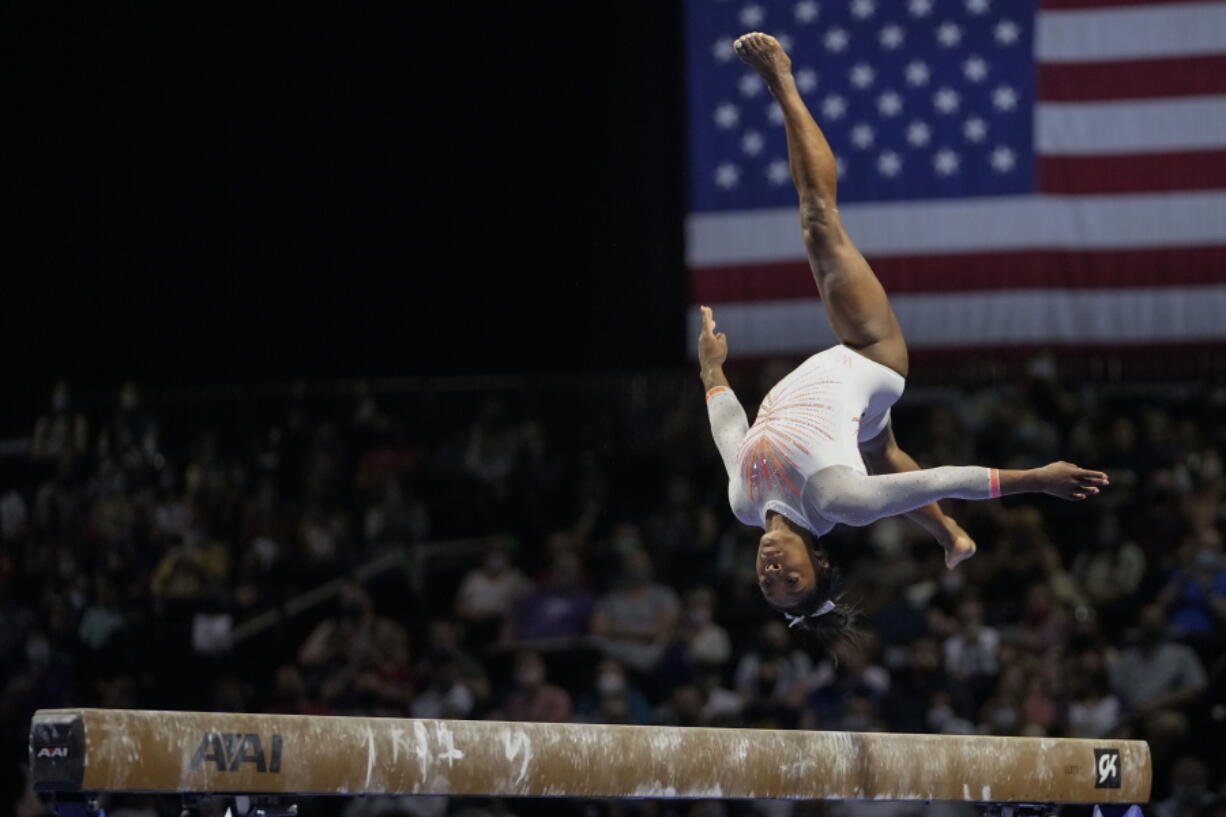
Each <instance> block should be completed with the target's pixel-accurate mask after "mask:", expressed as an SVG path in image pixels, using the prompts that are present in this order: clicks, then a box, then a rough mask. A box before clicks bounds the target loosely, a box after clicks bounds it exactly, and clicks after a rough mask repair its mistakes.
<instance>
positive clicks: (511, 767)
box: [30, 709, 1151, 803]
mask: <svg viewBox="0 0 1226 817" xmlns="http://www.w3.org/2000/svg"><path fill="white" fill-rule="evenodd" d="M30 766H31V770H32V775H33V780H34V787H35V789H37V790H38V791H43V792H58V793H61V794H81V793H93V792H166V793H182V794H206V793H212V794H218V793H234V794H239V793H242V794H267V795H280V794H283V795H325V794H332V795H345V794H349V795H352V794H439V795H477V796H481V795H485V796H510V797H615V798H624V797H662V798H703V799H706V798H725V799H742V798H752V799H756V798H782V799H803V800H809V799H819V800H964V801H974V802H983V803H1142V802H1145V801H1147V800H1148V799H1149V791H1150V777H1151V769H1150V756H1149V747H1148V746H1147V745H1146V744H1145V743H1144V742H1141V741H1125V740H1073V739H1057V738H1006V737H982V736H964V735H896V734H883V733H856V732H801V731H781V730H767V729H697V728H674V727H663V726H602V725H594V724H561V723H559V724H552V723H501V722H494V721H451V720H412V719H393V718H358V717H353V718H344V717H320V716H306V715H250V714H214V713H202V712H147V711H130V710H108V709H53V710H42V711H39V712H38V713H37V714H36V715H35V716H34V721H33V725H32V729H31V735H30Z"/></svg>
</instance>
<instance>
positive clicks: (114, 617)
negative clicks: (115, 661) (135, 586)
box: [78, 573, 124, 652]
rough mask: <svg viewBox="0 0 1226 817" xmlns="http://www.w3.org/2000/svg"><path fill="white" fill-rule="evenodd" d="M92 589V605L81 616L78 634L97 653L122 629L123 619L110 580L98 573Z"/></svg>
mask: <svg viewBox="0 0 1226 817" xmlns="http://www.w3.org/2000/svg"><path fill="white" fill-rule="evenodd" d="M94 587H95V589H96V590H95V597H94V603H93V604H91V605H90V606H89V607H87V608H86V610H85V612H84V613H83V614H82V616H81V626H80V628H79V629H78V634H79V635H80V637H81V641H82V642H83V643H84V644H85V645H86V646H88V647H89V648H90V649H91V650H93V651H94V652H97V651H99V650H101V649H102V648H103V647H105V646H106V645H107V643H108V642H110V641H111V640H112V639H113V638H114V637H115V636H116V635H117V634H118V633H119V632H120V631H121V630H122V629H123V624H124V619H123V614H122V613H121V612H120V605H119V600H118V598H117V596H116V594H115V586H114V585H113V584H112V583H111V580H110V579H109V578H108V577H107V576H106V575H105V574H102V573H99V574H98V575H97V576H96V577H95V578H94Z"/></svg>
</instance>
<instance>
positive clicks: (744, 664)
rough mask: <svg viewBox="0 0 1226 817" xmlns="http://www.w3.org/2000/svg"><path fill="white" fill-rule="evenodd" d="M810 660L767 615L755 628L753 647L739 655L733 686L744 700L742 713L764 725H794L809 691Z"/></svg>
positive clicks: (774, 620) (781, 623)
mask: <svg viewBox="0 0 1226 817" xmlns="http://www.w3.org/2000/svg"><path fill="white" fill-rule="evenodd" d="M812 671H813V662H812V661H811V660H810V659H809V656H808V654H807V653H806V652H805V651H804V650H801V649H799V648H795V647H793V646H792V643H791V637H790V635H789V633H788V629H787V627H785V626H784V624H783V622H781V621H779V620H777V619H771V620H770V621H768V622H766V623H765V624H763V625H762V628H761V629H760V630H759V631H758V643H757V649H755V650H753V651H750V652H747V653H745V654H744V655H743V656H741V660H740V662H739V663H738V664H737V668H736V689H737V691H738V692H739V693H740V694H741V697H742V698H743V699H744V701H745V716H746V718H747V719H748V720H749V722H750V723H751V724H754V725H758V726H764V727H787V726H793V725H795V723H796V721H797V719H798V718H799V715H800V709H801V704H802V702H803V700H804V697H805V695H806V694H807V692H808V691H809V686H808V685H809V684H810V683H811V680H810V674H811V673H812Z"/></svg>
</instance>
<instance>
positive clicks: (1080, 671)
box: [1068, 649, 1122, 738]
mask: <svg viewBox="0 0 1226 817" xmlns="http://www.w3.org/2000/svg"><path fill="white" fill-rule="evenodd" d="M1070 675H1071V677H1072V682H1071V700H1070V701H1069V708H1068V735H1069V737H1074V738H1105V737H1108V736H1110V735H1111V734H1112V733H1113V732H1114V731H1115V729H1116V728H1117V727H1118V726H1119V723H1120V715H1121V710H1122V706H1121V703H1120V699H1119V696H1117V695H1115V694H1114V693H1113V692H1112V691H1111V682H1110V679H1109V678H1108V677H1107V661H1106V658H1105V657H1104V656H1103V653H1102V651H1101V650H1096V649H1089V650H1086V651H1085V652H1082V653H1081V654H1080V655H1078V656H1077V658H1076V661H1075V664H1074V666H1073V667H1072V672H1071V673H1070Z"/></svg>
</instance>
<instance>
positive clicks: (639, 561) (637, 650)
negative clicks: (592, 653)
mask: <svg viewBox="0 0 1226 817" xmlns="http://www.w3.org/2000/svg"><path fill="white" fill-rule="evenodd" d="M680 606H681V604H680V602H679V601H678V599H677V594H676V593H675V592H674V591H673V590H672V588H670V587H668V586H666V585H663V584H659V583H657V582H654V581H652V569H651V560H650V559H649V558H648V557H647V554H646V553H644V552H643V551H641V550H635V551H631V552H630V553H629V554H627V555H626V557H625V559H624V560H623V568H622V577H621V581H620V582H619V584H618V586H617V587H615V588H614V589H613V590H611V591H609V592H608V593H607V594H605V596H604V597H602V598H601V599H600V601H599V602H598V603H597V605H596V614H595V616H594V617H593V618H592V634H593V635H594V636H595V638H596V643H597V644H598V645H599V646H600V647H601V648H602V649H603V650H604V651H605V653H606V654H607V655H609V656H610V657H612V658H615V659H617V660H618V661H620V662H621V663H623V664H625V665H626V666H628V667H630V668H631V669H633V670H635V671H637V672H640V673H650V672H651V671H652V670H654V669H655V668H656V666H657V665H658V664H659V663H660V661H661V659H662V658H663V657H664V653H665V650H666V649H667V648H668V646H669V644H670V643H671V642H672V639H673V634H674V633H675V632H676V628H677V617H678V612H679V608H680Z"/></svg>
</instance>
